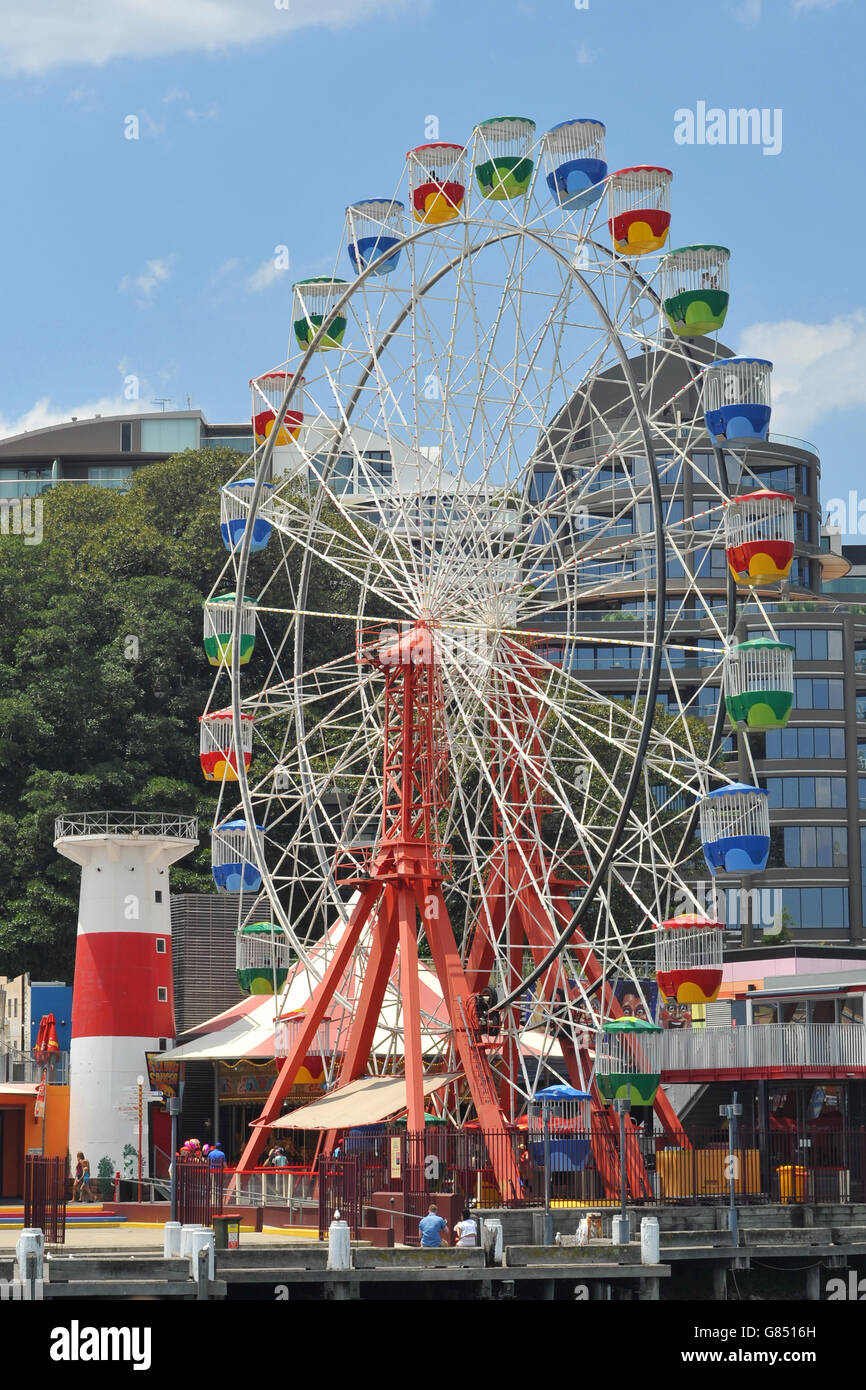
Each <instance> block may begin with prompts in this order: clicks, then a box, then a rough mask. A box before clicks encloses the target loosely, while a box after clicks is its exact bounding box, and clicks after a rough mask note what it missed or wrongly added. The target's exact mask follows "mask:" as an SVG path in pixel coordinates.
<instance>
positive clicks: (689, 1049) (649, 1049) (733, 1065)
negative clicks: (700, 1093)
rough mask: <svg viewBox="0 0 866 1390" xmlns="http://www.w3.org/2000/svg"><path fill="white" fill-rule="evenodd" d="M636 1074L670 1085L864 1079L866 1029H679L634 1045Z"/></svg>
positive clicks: (797, 1025) (787, 1026) (792, 1025)
mask: <svg viewBox="0 0 866 1390" xmlns="http://www.w3.org/2000/svg"><path fill="white" fill-rule="evenodd" d="M633 1046H634V1056H635V1059H636V1061H637V1063H638V1067H639V1068H640V1070H646V1071H649V1072H661V1074H662V1079H663V1080H664V1081H668V1082H674V1081H691V1082H696V1081H710V1080H713V1081H741V1080H749V1079H754V1080H761V1079H765V1078H769V1077H779V1078H785V1079H796V1078H798V1077H800V1078H805V1077H811V1076H815V1077H823V1078H824V1079H827V1080H829V1079H844V1078H845V1077H850V1076H852V1075H853V1076H859V1077H862V1076H866V1028H864V1027H862V1026H861V1025H860V1024H844V1023H810V1024H803V1023H767V1024H750V1025H745V1026H740V1027H737V1028H684V1029H682V1030H681V1031H680V1030H667V1031H665V1032H664V1033H656V1034H648V1035H647V1036H645V1037H641V1039H640V1043H639V1044H638V1043H637V1042H636V1041H635V1043H634V1045H633Z"/></svg>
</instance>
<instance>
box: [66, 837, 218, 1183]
mask: <svg viewBox="0 0 866 1390" xmlns="http://www.w3.org/2000/svg"><path fill="white" fill-rule="evenodd" d="M197 836H198V822H197V821H196V820H195V818H194V817H192V816H173V815H164V814H162V813H160V812H149V811H87V812H83V813H80V814H75V815H68V816H62V817H60V819H59V820H58V821H57V822H56V824H55V840H54V847H55V849H56V850H57V851H58V852H59V853H60V854H63V855H65V856H66V858H67V859H72V860H74V862H75V863H76V864H80V865H81V892H80V897H79V911H78V940H77V944H76V952H75V977H74V981H73V987H72V1030H71V1044H70V1054H69V1148H70V1151H71V1152H77V1151H78V1150H79V1149H81V1150H83V1152H84V1153H85V1154H86V1155H87V1157H88V1158H89V1159H90V1164H91V1172H92V1173H93V1176H94V1178H95V1177H96V1175H97V1171H98V1168H99V1164H100V1161H101V1160H103V1159H108V1160H109V1161H110V1164H111V1169H110V1171H111V1172H112V1174H113V1173H121V1174H125V1175H126V1176H128V1177H133V1176H137V1174H138V1153H139V1125H140V1122H139V1105H140V1089H139V1081H140V1079H142V1078H143V1080H144V1088H145V1091H149V1089H150V1088H149V1086H148V1085H147V1062H146V1057H145V1054H146V1053H148V1052H160V1051H164V1050H165V1049H166V1048H167V1047H170V1046H171V1044H172V1042H173V1039H174V990H173V986H172V966H171V915H170V900H169V883H168V877H169V876H168V871H169V866H170V865H171V864H173V863H175V861H176V860H178V859H182V858H183V856H184V855H185V854H189V853H190V851H191V850H193V849H195V847H196V845H197V844H198V838H197ZM141 1151H142V1172H143V1173H144V1174H146V1173H147V1153H148V1134H147V1108H146V1105H145V1106H144V1107H143V1113H142V1117H141ZM104 1171H105V1168H103V1172H104Z"/></svg>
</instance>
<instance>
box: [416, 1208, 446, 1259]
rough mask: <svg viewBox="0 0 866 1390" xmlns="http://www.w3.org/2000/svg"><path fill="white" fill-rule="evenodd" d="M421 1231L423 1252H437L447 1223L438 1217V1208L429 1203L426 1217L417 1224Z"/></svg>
mask: <svg viewBox="0 0 866 1390" xmlns="http://www.w3.org/2000/svg"><path fill="white" fill-rule="evenodd" d="M418 1225H419V1228H420V1231H421V1246H422V1248H423V1249H424V1250H438V1248H439V1246H440V1245H441V1244H442V1233H443V1232H444V1231H447V1230H448V1222H447V1221H446V1220H445V1218H444V1217H442V1216H440V1215H439V1208H438V1207H437V1206H436V1203H435V1202H431V1203H430V1206H429V1207H428V1208H427V1215H426V1216H422V1218H421V1220H420V1221H419V1223H418Z"/></svg>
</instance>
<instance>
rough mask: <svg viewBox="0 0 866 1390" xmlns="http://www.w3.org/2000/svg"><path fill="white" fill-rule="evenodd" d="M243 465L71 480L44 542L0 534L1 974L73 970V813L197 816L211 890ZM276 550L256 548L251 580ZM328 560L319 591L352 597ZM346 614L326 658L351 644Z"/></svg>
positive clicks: (196, 883) (198, 870) (49, 507)
mask: <svg viewBox="0 0 866 1390" xmlns="http://www.w3.org/2000/svg"><path fill="white" fill-rule="evenodd" d="M237 466H238V455H237V454H236V453H235V452H234V451H233V450H230V449H210V450H203V451H200V452H193V451H191V450H188V451H187V452H185V453H183V454H179V455H176V456H175V457H173V458H170V459H167V460H166V461H164V462H159V463H154V464H152V465H149V466H148V467H146V468H142V469H141V470H139V471H138V472H137V473H136V474H135V475H134V477H133V479H132V483H131V485H130V488H129V490H128V491H127V492H123V493H120V492H114V491H110V490H109V489H105V488H98V487H90V486H87V487H82V486H75V485H72V484H66V485H63V484H61V485H60V486H58V487H56V488H54V489H52V490H51V491H50V492H49V493H47V494H46V496H45V498H44V515H43V531H44V538H43V541H42V544H41V545H36V546H25V545H24V544H23V540H22V538H21V537H20V536H14V535H10V536H0V611H2V613H3V621H2V624H0V759H2V767H3V771H4V776H3V779H2V782H0V852H2V855H3V867H4V872H3V874H2V876H0V973H6V974H17V973H19V972H20V971H22V970H30V971H31V972H32V973H33V974H34V975H36V976H37V977H38V976H40V975H41V976H47V977H49V978H50V977H52V976H53V977H59V978H67V979H68V978H71V974H72V968H73V960H74V948H75V931H76V918H77V902H78V882H79V870H78V868H77V867H76V866H75V865H74V864H72V863H71V862H70V861H69V860H67V859H64V858H62V857H61V856H60V855H58V854H57V852H56V851H55V849H54V847H53V839H54V819H55V817H56V816H58V815H60V814H61V813H63V812H71V811H87V810H103V809H104V810H114V809H124V810H125V809H142V810H148V809H153V810H160V811H169V812H172V811H174V812H178V813H185V814H190V815H198V816H199V820H200V824H201V829H202V835H201V846H200V848H199V850H198V851H197V852H196V854H195V855H194V856H189V857H188V858H186V859H185V860H183V861H181V863H180V864H178V865H177V866H176V867H175V868H174V869H173V870H172V887H173V889H174V891H175V892H209V891H213V882H212V880H211V877H210V872H209V868H210V850H209V837H208V835H207V830H208V828H209V826H210V824H211V816H212V808H213V804H214V803H213V794H212V791H209V790H208V788H207V786H206V784H205V783H204V782H203V780H202V778H201V773H200V769H199V765H198V756H197V754H198V722H197V721H198V716H199V715H200V714H201V712H202V711H203V709H204V708H205V706H206V704H207V700H208V695H209V692H210V690H211V686H212V683H213V678H214V674H215V672H214V670H213V668H212V667H211V666H209V665H208V663H207V659H206V657H205V655H204V650H203V646H202V608H201V605H202V600H203V599H204V597H205V596H206V595H207V594H208V593H209V592H210V590H211V588H212V587H213V585H214V583H215V582H216V580H217V577H218V576H219V574H220V572H221V570H222V569H223V567H224V565H225V563H226V559H227V552H226V550H225V547H224V546H223V543H222V540H221V537H220V531H219V489H220V487H221V486H222V484H223V483H225V482H226V481H227V480H228V479H229V478H230V477H231V476H232V475H233V474H234V473H235V472H236V470H237ZM272 563H273V557H268V556H267V553H265V555H256V556H253V558H252V561H251V565H250V580H249V588H250V590H251V591H253V592H255V591H256V585H257V583H259V582H262V583H263V582H264V579H265V577H266V576H267V575H268V574H269V573H270V569H269V566H271V567H272ZM321 570H324V573H322V572H321ZM321 570H320V569H318V568H315V567H314V573H313V575H312V578H311V600H312V606H314V607H315V606H317V605H318V606H322V607H327V606H330V605H332V604H333V602H335V601H337V600H339V601H340V602H346V601H348V599H349V598H350V597H351V596H350V595H347V594H346V593H343V592H341V593H340V594H339V595H338V596H335V594H334V592H333V590H334V589H335V588H339V587H340V586H339V585H335V584H334V582H333V580H332V579H331V576H330V572H329V570H328V569H327V567H324V566H323V567H321ZM290 585H291V577H290V576H286V580H285V584H284V585H283V588H282V592H281V590H280V586H278V585H277V586H273V587H272V588H271V590H269V593H270V594H271V595H272V601H273V602H275V603H279V602H281V601H285V600H287V599H288V598H289V595H290V587H288V586H290ZM329 585H330V588H329ZM226 587H230V583H228V584H227V585H226ZM343 587H344V588H345V585H344V586H343ZM350 611H351V610H350ZM334 626H335V625H330V628H328V627H326V626H325V625H323V630H322V634H321V641H322V657H321V659H327V656H326V653H327V652H328V651H329V649H330V647H331V646H332V645H333V644H334V643H335V641H337V640H340V639H341V640H343V641H345V637H344V635H343V634H334V633H333V631H332V630H331V629H332V628H333V627H334ZM317 635H318V634H317ZM128 638H134V639H135V642H134V643H130V642H129V641H128V640H127V639H128ZM257 658H258V659H262V657H261V655H260V654H259V653H258V652H257V653H256V655H255V656H254V658H253V663H255V662H256V660H257ZM249 669H250V681H251V688H254V686H253V685H252V682H254V681H255V679H256V676H255V666H254V664H253V665H251V667H250V668H249ZM221 680H222V681H223V689H224V690H225V697H226V700H227V701H228V698H229V687H228V682H227V680H226V678H225V677H224V676H223V677H221Z"/></svg>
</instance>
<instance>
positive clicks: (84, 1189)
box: [78, 1154, 96, 1202]
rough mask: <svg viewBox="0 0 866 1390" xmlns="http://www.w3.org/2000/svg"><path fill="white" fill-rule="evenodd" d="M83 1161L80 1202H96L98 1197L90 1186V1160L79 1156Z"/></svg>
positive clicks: (81, 1155) (82, 1155)
mask: <svg viewBox="0 0 866 1390" xmlns="http://www.w3.org/2000/svg"><path fill="white" fill-rule="evenodd" d="M78 1157H79V1159H80V1160H81V1184H80V1187H79V1201H82V1202H95V1201H96V1197H95V1196H94V1193H93V1188H92V1187H91V1186H90V1159H88V1158H85V1157H84V1154H79V1155H78Z"/></svg>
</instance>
